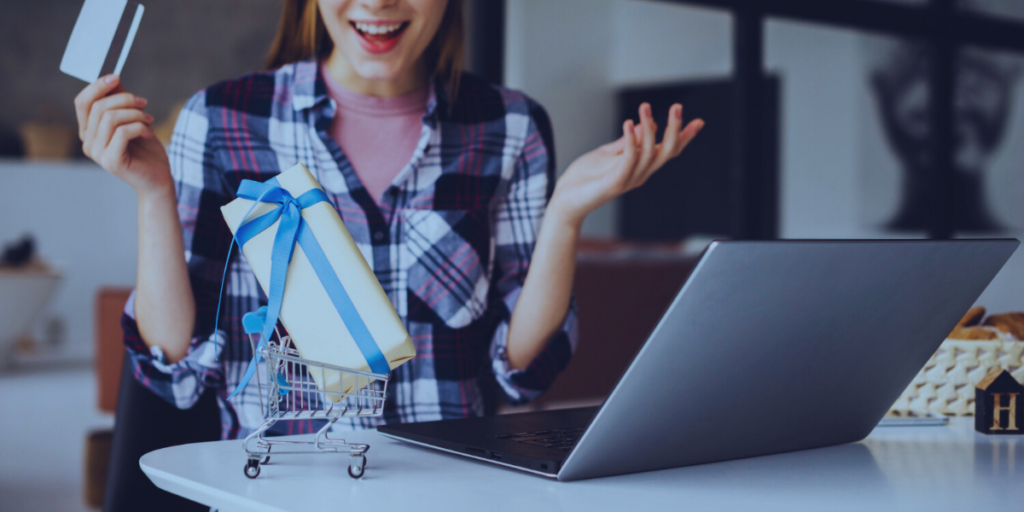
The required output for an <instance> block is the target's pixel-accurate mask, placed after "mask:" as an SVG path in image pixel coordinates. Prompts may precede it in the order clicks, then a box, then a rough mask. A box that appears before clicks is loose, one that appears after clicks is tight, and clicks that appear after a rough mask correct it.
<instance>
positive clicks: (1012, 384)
mask: <svg viewBox="0 0 1024 512" xmlns="http://www.w3.org/2000/svg"><path fill="white" fill-rule="evenodd" d="M1021 395H1024V386H1022V385H1021V384H1020V383H1019V382H1017V380H1016V379H1014V378H1013V375H1010V372H1008V371H1006V370H1004V369H1002V368H993V369H992V370H991V371H989V372H988V374H987V375H985V378H984V379H981V382H979V383H978V387H977V388H976V389H975V390H974V430H977V431H978V432H981V433H983V434H1004V435H1005V434H1018V435H1019V434H1024V431H1022V430H1021V428H1024V402H1021V401H1022V400H1024V398H1022V396H1021ZM1018 402H1020V403H1018Z"/></svg>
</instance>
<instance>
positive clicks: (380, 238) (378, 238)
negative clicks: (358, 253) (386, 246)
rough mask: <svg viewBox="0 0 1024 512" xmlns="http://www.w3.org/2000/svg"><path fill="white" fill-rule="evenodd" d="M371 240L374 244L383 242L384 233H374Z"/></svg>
mask: <svg viewBox="0 0 1024 512" xmlns="http://www.w3.org/2000/svg"><path fill="white" fill-rule="evenodd" d="M373 240H374V241H375V242H381V241H383V240H384V232H383V231H377V232H376V233H374V234H373Z"/></svg>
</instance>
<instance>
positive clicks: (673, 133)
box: [641, 103, 683, 183]
mask: <svg viewBox="0 0 1024 512" xmlns="http://www.w3.org/2000/svg"><path fill="white" fill-rule="evenodd" d="M682 126H683V106H682V105H680V104H678V103H676V104H675V105H672V106H671V107H669V109H668V124H667V125H666V126H665V134H664V135H663V136H662V138H661V144H658V149H657V155H656V156H655V157H654V162H653V163H652V164H651V166H650V167H649V168H648V169H645V171H646V172H645V173H644V175H643V176H642V178H643V180H644V181H647V178H648V177H649V176H650V175H651V174H653V173H654V171H656V170H658V169H660V168H661V166H663V165H665V162H668V161H669V160H670V159H671V158H673V157H675V156H676V155H677V154H678V153H676V147H677V146H678V145H679V130H680V128H682ZM641 183H643V182H641Z"/></svg>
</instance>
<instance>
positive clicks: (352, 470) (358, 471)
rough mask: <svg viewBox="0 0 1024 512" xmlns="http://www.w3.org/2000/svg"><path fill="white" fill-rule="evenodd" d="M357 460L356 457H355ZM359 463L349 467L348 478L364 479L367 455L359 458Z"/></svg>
mask: <svg viewBox="0 0 1024 512" xmlns="http://www.w3.org/2000/svg"><path fill="white" fill-rule="evenodd" d="M353 459H355V457H353ZM359 459H360V460H359V463H358V465H357V464H349V465H348V476H350V477H352V478H362V477H363V473H365V472H366V455H360V456H359Z"/></svg>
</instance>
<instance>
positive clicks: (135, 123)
mask: <svg viewBox="0 0 1024 512" xmlns="http://www.w3.org/2000/svg"><path fill="white" fill-rule="evenodd" d="M145 106H146V100H145V99H144V98H140V97H137V96H135V95H133V94H131V93H128V92H125V91H124V89H123V88H121V85H120V80H119V79H118V77H116V76H113V75H109V76H105V77H102V78H100V79H99V80H97V81H96V82H94V83H92V84H90V85H88V86H87V87H86V88H85V89H83V90H82V92H81V93H79V95H78V96H77V97H76V98H75V113H76V115H77V117H78V133H79V137H80V138H81V139H82V150H83V151H84V152H85V155H86V156H88V157H89V158H91V159H93V160H94V161H96V163H98V164H99V165H100V166H101V167H103V168H104V169H106V170H107V171H108V172H110V173H111V174H113V175H115V176H117V177H118V178H121V179H122V180H124V181H125V182H127V183H128V184H129V185H131V186H132V188H134V189H135V192H136V195H137V196H138V200H139V253H138V258H139V260H138V277H137V279H138V281H137V283H136V290H135V312H136V320H137V323H138V326H139V331H140V333H141V334H142V338H143V340H144V342H145V343H146V345H147V346H150V347H152V346H159V347H160V348H161V350H163V352H164V356H165V357H166V360H167V362H169V363H173V362H176V361H179V360H181V359H182V358H184V357H185V354H186V353H187V351H188V346H189V341H190V340H191V337H192V328H193V324H194V322H195V314H196V308H195V300H194V299H193V297H192V287H191V285H190V283H189V278H188V269H187V266H186V264H185V259H184V257H183V255H184V254H185V250H184V246H183V242H182V234H181V225H180V223H179V222H180V221H179V219H178V212H177V198H176V195H175V190H174V180H173V179H172V178H171V168H170V163H169V162H168V159H167V152H166V151H165V150H164V147H163V144H161V143H160V141H158V140H157V139H156V137H155V136H154V135H153V131H152V130H151V129H150V125H151V124H152V122H153V117H152V116H150V115H149V114H146V113H144V112H143V111H142V109H143V108H145Z"/></svg>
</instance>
